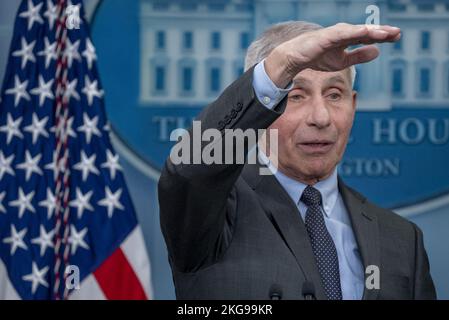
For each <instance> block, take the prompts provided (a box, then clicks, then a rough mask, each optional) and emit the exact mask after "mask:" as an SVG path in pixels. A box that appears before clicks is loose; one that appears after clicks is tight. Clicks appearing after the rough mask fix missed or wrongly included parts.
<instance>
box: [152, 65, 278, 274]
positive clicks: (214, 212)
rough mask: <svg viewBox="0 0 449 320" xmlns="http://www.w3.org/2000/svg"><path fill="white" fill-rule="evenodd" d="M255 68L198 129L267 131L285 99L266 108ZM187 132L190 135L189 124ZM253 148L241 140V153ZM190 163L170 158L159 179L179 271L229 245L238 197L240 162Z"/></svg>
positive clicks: (206, 261) (209, 260) (202, 263)
mask: <svg viewBox="0 0 449 320" xmlns="http://www.w3.org/2000/svg"><path fill="white" fill-rule="evenodd" d="M253 69H254V67H253V68H251V69H249V70H248V71H247V72H245V73H244V74H243V75H242V76H241V77H240V78H239V79H237V80H236V81H235V82H234V83H232V84H231V85H230V86H229V87H228V88H226V89H225V91H224V92H223V93H222V94H221V95H220V97H219V98H218V99H217V100H215V101H214V102H212V103H211V104H210V105H208V106H207V107H206V108H205V109H204V110H203V112H201V114H200V115H199V116H198V118H197V120H199V121H201V122H200V123H201V131H202V132H204V130H207V129H218V130H219V131H220V133H221V136H220V139H219V141H215V140H214V143H221V142H223V140H224V139H225V136H226V135H227V134H228V133H229V131H225V130H226V129H242V130H243V131H245V130H246V129H256V130H257V129H265V128H267V127H268V126H270V124H271V123H272V122H274V121H275V120H276V119H277V118H278V117H279V116H280V115H281V114H282V112H283V110H284V108H285V104H286V99H283V100H282V101H281V102H280V103H279V104H278V105H277V106H276V107H275V108H274V109H268V108H266V107H265V106H264V105H262V104H261V103H260V102H259V100H258V99H257V97H256V96H255V93H254V89H253V86H252V77H253ZM188 132H189V134H190V136H192V128H190V129H189V130H188ZM208 143H209V142H201V145H202V147H204V146H205V145H207V144H208ZM221 145H224V143H222V144H221ZM251 147H253V145H251V144H250V143H245V149H246V150H245V154H246V153H247V150H249V149H250V148H251ZM223 155H224V150H223ZM234 156H235V152H234ZM191 160H192V158H191ZM191 163H192V162H190V163H187V164H186V163H181V164H174V163H173V162H172V161H171V160H170V157H169V158H168V159H167V160H166V163H165V166H164V168H163V169H162V172H161V177H160V179H159V183H158V197H159V206H160V221H161V228H162V232H163V235H164V238H165V241H166V244H167V249H168V252H169V258H170V263H171V265H172V267H175V268H176V270H177V271H180V272H194V271H197V270H199V269H201V268H204V267H206V266H208V265H210V264H213V263H214V262H215V261H216V260H217V259H218V258H219V257H220V255H221V253H222V252H223V250H225V249H226V248H227V245H228V244H229V242H230V236H231V235H232V227H233V221H234V219H235V218H236V217H235V212H236V206H237V201H238V199H237V195H236V192H235V189H234V184H235V182H236V181H237V179H238V177H239V175H240V173H241V171H242V169H243V164H235V163H236V162H235V161H233V162H232V163H234V164H210V165H206V164H191Z"/></svg>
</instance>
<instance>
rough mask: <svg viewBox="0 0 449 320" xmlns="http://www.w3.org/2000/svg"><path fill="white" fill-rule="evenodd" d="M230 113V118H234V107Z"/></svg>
mask: <svg viewBox="0 0 449 320" xmlns="http://www.w3.org/2000/svg"><path fill="white" fill-rule="evenodd" d="M230 115H231V118H235V117H236V116H237V111H235V109H232V110H231V113H230Z"/></svg>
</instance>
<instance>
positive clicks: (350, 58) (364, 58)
mask: <svg viewBox="0 0 449 320" xmlns="http://www.w3.org/2000/svg"><path fill="white" fill-rule="evenodd" d="M378 55H379V49H378V48H377V47H376V46H375V45H367V46H363V47H360V48H357V49H354V50H352V51H349V52H347V53H346V57H345V67H346V68H347V67H349V66H352V65H355V64H359V63H365V62H369V61H371V60H374V59H376V58H377V56H378Z"/></svg>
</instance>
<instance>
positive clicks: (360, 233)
mask: <svg viewBox="0 0 449 320" xmlns="http://www.w3.org/2000/svg"><path fill="white" fill-rule="evenodd" d="M338 187H339V191H340V194H341V196H342V198H343V202H344V203H345V205H346V209H347V211H348V213H349V216H350V219H351V222H352V229H353V231H354V235H355V238H356V240H357V244H358V247H359V250H360V253H361V256H362V261H363V265H364V270H366V267H367V266H369V265H374V266H378V267H379V268H380V267H381V266H380V247H379V228H378V223H377V217H376V216H375V215H374V214H372V213H370V212H369V211H367V210H366V209H365V205H364V204H365V201H366V199H365V198H364V197H362V196H361V195H360V194H358V193H355V192H354V191H353V190H351V189H350V188H348V187H347V186H346V185H345V184H344V182H343V181H342V179H341V177H338ZM365 277H366V274H365ZM378 294H379V290H375V289H372V290H368V289H367V288H366V286H365V283H364V292H363V299H364V300H373V299H376V298H377V295H378Z"/></svg>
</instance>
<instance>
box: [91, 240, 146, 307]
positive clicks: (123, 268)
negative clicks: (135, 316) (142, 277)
mask: <svg viewBox="0 0 449 320" xmlns="http://www.w3.org/2000/svg"><path fill="white" fill-rule="evenodd" d="M94 276H95V278H96V279H97V282H98V284H99V286H100V288H101V290H103V293H104V295H105V297H106V298H107V299H108V300H124V299H130V300H146V299H147V296H146V294H145V291H144V290H143V287H142V284H141V283H140V281H139V279H138V278H137V276H136V273H135V272H134V270H133V268H132V267H131V265H130V264H129V262H128V259H126V256H125V255H124V254H123V251H122V249H120V248H118V249H117V250H115V251H114V252H113V253H112V255H111V256H110V257H109V258H107V259H106V260H105V261H104V262H103V263H102V264H101V265H100V267H98V269H97V270H95V272H94Z"/></svg>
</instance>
